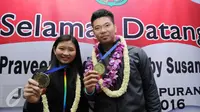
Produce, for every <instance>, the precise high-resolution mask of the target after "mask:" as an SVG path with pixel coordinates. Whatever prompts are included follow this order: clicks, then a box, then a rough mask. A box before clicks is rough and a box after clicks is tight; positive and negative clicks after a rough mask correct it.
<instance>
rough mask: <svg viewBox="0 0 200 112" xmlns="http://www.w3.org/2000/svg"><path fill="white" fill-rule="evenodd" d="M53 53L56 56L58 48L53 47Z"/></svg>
mask: <svg viewBox="0 0 200 112" xmlns="http://www.w3.org/2000/svg"><path fill="white" fill-rule="evenodd" d="M53 53H54V54H55V55H56V48H55V47H53Z"/></svg>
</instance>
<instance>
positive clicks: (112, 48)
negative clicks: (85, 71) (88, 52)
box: [99, 39, 120, 61]
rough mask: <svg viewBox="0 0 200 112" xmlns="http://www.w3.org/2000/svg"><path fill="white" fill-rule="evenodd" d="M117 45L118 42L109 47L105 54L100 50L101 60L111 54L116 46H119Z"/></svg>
mask: <svg viewBox="0 0 200 112" xmlns="http://www.w3.org/2000/svg"><path fill="white" fill-rule="evenodd" d="M119 40H120V39H117V41H119ZM117 45H118V43H117V42H116V44H115V45H114V46H112V47H111V48H110V49H109V51H107V52H106V53H105V54H104V55H103V56H102V53H101V52H99V54H100V61H101V60H104V59H105V58H106V57H107V56H108V55H110V54H111V53H112V52H113V50H115V48H116V47H117Z"/></svg>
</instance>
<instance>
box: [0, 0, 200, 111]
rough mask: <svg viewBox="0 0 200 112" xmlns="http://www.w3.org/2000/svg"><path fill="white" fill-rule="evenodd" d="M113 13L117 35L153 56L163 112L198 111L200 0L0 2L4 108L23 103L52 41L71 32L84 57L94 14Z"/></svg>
mask: <svg viewBox="0 0 200 112" xmlns="http://www.w3.org/2000/svg"><path fill="white" fill-rule="evenodd" d="M100 8H105V9H108V10H110V11H112V12H113V13H114V15H115V23H116V25H117V34H118V35H123V36H124V37H125V38H126V40H127V43H128V45H134V46H139V47H141V48H143V49H144V50H145V51H146V52H147V54H148V56H149V59H150V60H151V65H152V68H153V72H154V77H155V79H156V83H157V85H158V91H159V95H160V99H161V103H162V110H163V112H169V111H170V112H199V111H200V81H199V80H200V57H199V56H200V21H199V18H200V0H164V1H163V0H162V1H161V0H154V1H150V0H142V1H141V0H84V1H83V0H82V1H81V0H51V1H49V0H27V1H22V0H21V1H18V0H7V1H2V2H1V7H0V111H1V109H3V108H5V107H21V106H22V105H23V102H24V99H23V98H22V91H23V86H24V84H25V83H26V82H27V79H28V78H29V77H31V76H32V73H33V71H34V70H35V69H38V68H40V67H43V66H47V65H48V64H49V60H50V50H51V47H52V43H53V41H54V40H55V39H56V37H58V36H59V35H62V34H68V33H71V34H73V35H74V36H75V37H76V38H77V39H78V41H79V42H80V45H81V53H82V58H83V60H85V59H86V57H87V56H91V50H92V46H93V44H94V43H95V42H96V39H95V38H94V35H93V32H92V27H91V24H90V17H91V14H92V13H93V12H94V11H95V10H97V9H100Z"/></svg>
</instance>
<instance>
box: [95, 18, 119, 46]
mask: <svg viewBox="0 0 200 112" xmlns="http://www.w3.org/2000/svg"><path fill="white" fill-rule="evenodd" d="M93 32H94V35H95V37H96V38H97V40H98V41H99V42H100V43H101V44H112V43H113V42H115V33H116V26H115V24H113V22H112V21H111V18H110V17H100V18H98V19H96V20H95V21H94V22H93Z"/></svg>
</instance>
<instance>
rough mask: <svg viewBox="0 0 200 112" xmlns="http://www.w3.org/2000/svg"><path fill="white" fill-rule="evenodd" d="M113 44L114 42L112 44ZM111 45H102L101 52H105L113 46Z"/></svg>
mask: <svg viewBox="0 0 200 112" xmlns="http://www.w3.org/2000/svg"><path fill="white" fill-rule="evenodd" d="M113 43H114V42H113ZM113 43H111V44H103V45H102V47H103V50H104V51H105V52H107V51H108V50H109V49H110V48H111V47H112V46H113Z"/></svg>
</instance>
